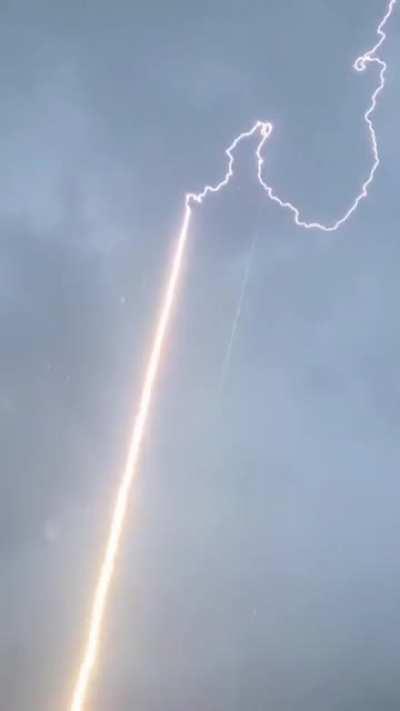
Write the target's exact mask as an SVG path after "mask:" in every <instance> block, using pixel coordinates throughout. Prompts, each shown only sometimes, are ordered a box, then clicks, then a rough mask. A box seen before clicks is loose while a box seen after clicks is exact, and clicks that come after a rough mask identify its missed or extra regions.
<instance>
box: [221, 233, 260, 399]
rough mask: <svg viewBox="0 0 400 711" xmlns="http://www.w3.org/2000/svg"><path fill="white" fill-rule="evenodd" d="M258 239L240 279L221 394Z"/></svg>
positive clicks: (223, 367) (224, 361) (253, 244)
mask: <svg viewBox="0 0 400 711" xmlns="http://www.w3.org/2000/svg"><path fill="white" fill-rule="evenodd" d="M257 239H258V232H255V233H254V237H253V239H252V241H251V245H250V250H249V256H248V258H247V263H246V267H245V270H244V274H243V279H242V285H241V287H240V294H239V300H238V303H237V307H236V311H235V316H234V318H233V323H232V328H231V333H230V336H229V341H228V345H227V348H226V352H225V357H224V360H223V363H222V368H221V378H220V383H219V391H220V393H222V391H223V389H224V385H225V382H226V378H227V375H228V372H229V366H230V363H231V358H232V349H233V344H234V341H235V338H236V334H237V330H238V328H239V323H240V317H241V315H242V309H243V304H244V299H245V296H246V291H247V284H248V283H249V278H250V272H251V267H252V264H253V256H254V249H255V246H256V242H257Z"/></svg>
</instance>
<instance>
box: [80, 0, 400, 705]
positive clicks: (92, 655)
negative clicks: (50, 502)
mask: <svg viewBox="0 0 400 711" xmlns="http://www.w3.org/2000/svg"><path fill="white" fill-rule="evenodd" d="M396 4H397V0H390V2H389V3H388V6H387V10H386V13H385V15H384V17H383V19H382V20H381V22H380V24H379V25H378V27H377V35H378V40H377V42H376V44H375V45H374V46H373V47H372V49H370V50H368V51H367V52H366V53H365V54H363V55H362V56H361V57H358V59H357V60H356V61H355V63H354V69H355V70H356V71H358V72H361V71H364V70H365V69H366V68H367V66H368V64H377V65H378V66H379V68H380V71H379V84H378V86H377V88H376V89H375V91H374V92H373V94H372V96H371V103H370V105H369V107H368V109H367V111H366V112H365V114H364V120H365V122H366V124H367V128H368V131H369V136H370V141H371V147H372V154H373V164H372V168H371V170H370V173H369V175H368V178H367V179H366V180H365V182H364V183H363V184H362V186H361V191H360V193H359V194H358V195H357V197H356V198H355V200H354V202H353V203H352V204H351V206H350V207H349V209H348V210H347V212H346V213H345V214H344V215H343V217H341V218H340V219H339V220H337V221H336V222H335V223H333V224H332V225H323V224H321V223H319V222H305V221H304V220H303V219H302V218H301V217H300V211H299V209H298V208H297V207H295V206H294V205H293V204H292V203H290V202H288V201H286V200H282V199H281V198H280V197H278V196H277V195H276V194H275V193H274V192H273V190H272V188H271V187H270V186H269V185H268V184H267V183H266V182H264V179H263V177H262V166H263V158H262V155H261V152H262V150H263V148H264V145H265V143H266V141H267V140H268V138H269V136H270V135H271V132H272V124H271V123H269V122H264V121H257V123H255V124H254V126H253V128H251V129H250V130H249V131H246V132H244V133H241V134H240V135H239V136H238V137H237V138H235V140H234V141H233V143H232V144H231V145H230V146H229V148H228V149H227V150H226V155H227V156H228V169H227V172H226V174H225V177H224V178H223V180H221V182H220V183H218V184H217V185H215V186H211V185H207V186H206V187H205V188H204V189H203V190H202V191H201V192H200V193H198V194H195V193H188V194H187V196H186V201H185V211H184V217H183V223H182V228H181V231H180V234H179V237H178V242H177V245H176V250H175V255H174V258H173V261H172V266H171V270H170V275H169V278H168V281H167V287H166V291H165V296H164V300H163V302H162V306H161V312H160V315H159V319H158V322H157V327H156V331H155V335H154V341H153V346H152V350H151V353H150V358H149V361H148V365H147V369H146V373H145V378H144V384H143V389H142V393H141V397H140V401H139V409H138V413H137V416H136V419H135V422H134V425H133V431H132V437H131V442H130V447H129V452H128V457H127V461H126V466H125V470H124V473H123V476H122V480H121V483H120V485H119V488H118V491H117V497H116V501H115V506H114V509H113V512H112V518H111V525H110V532H109V536H108V540H107V544H106V549H105V553H104V557H103V562H102V565H101V569H100V574H99V578H98V581H97V585H96V590H95V595H94V601H93V606H92V610H91V614H90V619H89V628H88V636H87V640H86V645H85V649H84V652H83V657H82V661H81V664H80V667H79V671H78V676H77V680H76V685H75V688H74V691H73V697H72V703H71V706H70V709H71V711H82V709H83V708H84V706H85V704H86V699H87V692H88V686H89V681H90V677H91V674H92V671H93V668H94V665H95V663H96V660H97V656H98V652H99V641H100V633H101V627H102V622H103V618H104V612H105V607H106V603H107V597H108V593H109V589H110V583H111V580H112V576H113V571H114V565H115V560H116V556H117V553H118V548H119V544H120V539H121V533H122V529H123V526H124V522H125V516H126V510H127V503H128V496H129V491H130V487H131V484H132V481H133V478H134V476H135V474H136V471H137V464H138V459H139V455H140V451H141V443H142V439H143V434H144V430H145V426H146V422H147V418H148V414H149V409H150V404H151V397H152V393H153V389H154V385H155V380H156V376H157V372H158V366H159V363H160V358H161V356H162V349H163V345H164V341H165V336H166V331H167V326H168V323H169V320H170V317H171V312H172V306H173V302H174V298H175V296H176V291H177V286H178V280H179V276H180V271H181V265H182V259H183V254H184V250H185V245H186V241H187V237H188V231H189V226H190V220H191V216H192V207H191V205H192V203H193V202H195V203H198V204H201V203H202V202H203V200H204V198H205V197H206V196H207V195H208V194H209V193H217V192H219V191H220V190H222V189H223V188H224V187H225V186H226V185H227V184H228V183H229V181H230V179H231V177H232V175H233V165H234V157H233V151H234V150H235V148H236V147H237V145H238V144H239V143H240V142H241V141H243V140H244V139H246V138H249V137H250V136H253V135H255V134H257V133H258V134H259V135H260V141H259V143H258V146H257V149H256V158H257V175H258V180H259V182H260V185H261V186H262V188H263V189H264V190H265V192H266V193H267V195H268V197H269V198H270V199H271V200H272V201H273V202H276V203H278V205H280V207H283V208H285V209H287V210H288V211H289V212H290V213H291V214H292V215H293V219H294V222H295V223H296V225H298V226H299V227H303V228H305V229H313V228H314V229H319V230H323V231H324V232H331V231H335V230H337V229H338V228H339V227H340V226H341V225H342V224H343V223H344V222H346V221H347V220H348V219H349V217H350V216H351V215H352V214H353V213H354V211H355V210H356V209H357V207H358V205H359V203H360V202H361V200H362V199H363V198H365V197H366V196H367V192H368V188H369V186H370V184H371V183H372V181H373V179H374V175H375V172H376V169H377V167H378V165H379V163H380V160H379V153H378V144H377V138H376V133H375V129H374V126H373V123H372V120H371V116H372V114H373V112H374V110H375V108H376V104H377V99H378V97H379V94H380V93H381V92H382V89H383V87H384V86H385V73H386V68H387V65H386V62H384V61H383V60H382V59H380V58H379V57H377V56H376V52H377V51H378V49H379V48H380V47H381V45H382V44H383V42H384V40H385V39H386V34H385V32H384V27H385V25H386V23H387V21H388V19H389V18H390V16H391V15H392V13H393V10H394V7H395V5H396Z"/></svg>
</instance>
